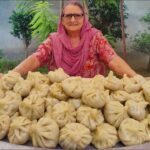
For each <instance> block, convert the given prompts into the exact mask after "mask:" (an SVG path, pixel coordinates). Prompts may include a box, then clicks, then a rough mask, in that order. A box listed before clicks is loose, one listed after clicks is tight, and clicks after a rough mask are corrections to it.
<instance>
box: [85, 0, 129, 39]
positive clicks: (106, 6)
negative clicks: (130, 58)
mask: <svg viewBox="0 0 150 150" xmlns="http://www.w3.org/2000/svg"><path fill="white" fill-rule="evenodd" d="M87 2H88V8H89V14H90V21H91V23H92V24H93V26H94V27H96V28H98V29H100V30H101V31H102V33H103V34H104V35H106V37H108V35H109V36H111V37H114V39H116V38H122V32H121V18H120V0H87ZM125 9H126V6H125V5H124V18H125V19H126V18H127V17H128V14H127V13H126V12H125ZM108 40H109V38H108Z"/></svg>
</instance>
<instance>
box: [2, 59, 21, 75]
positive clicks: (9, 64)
mask: <svg viewBox="0 0 150 150" xmlns="http://www.w3.org/2000/svg"><path fill="white" fill-rule="evenodd" d="M19 62H20V61H19V60H10V59H6V58H1V59H0V72H1V73H7V72H8V71H9V70H12V69H13V68H15V67H16V66H17V65H18V64H19Z"/></svg>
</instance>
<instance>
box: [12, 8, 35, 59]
mask: <svg viewBox="0 0 150 150" xmlns="http://www.w3.org/2000/svg"><path fill="white" fill-rule="evenodd" d="M32 18H33V14H31V13H30V11H29V10H26V9H24V8H16V10H13V12H12V15H11V16H10V17H9V23H10V24H11V28H12V31H11V32H10V33H11V34H12V35H13V36H14V37H17V38H19V39H21V40H22V41H23V43H24V46H25V51H26V57H27V56H28V50H27V48H28V46H29V45H30V43H31V39H32V36H31V33H32V29H31V28H30V25H29V23H30V22H31V20H32Z"/></svg>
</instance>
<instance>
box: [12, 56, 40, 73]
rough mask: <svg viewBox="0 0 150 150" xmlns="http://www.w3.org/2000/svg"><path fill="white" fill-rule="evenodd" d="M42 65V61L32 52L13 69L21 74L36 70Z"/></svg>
mask: <svg viewBox="0 0 150 150" xmlns="http://www.w3.org/2000/svg"><path fill="white" fill-rule="evenodd" d="M39 66H40V63H39V61H38V59H37V58H36V56H35V55H34V54H32V55H31V56H29V57H28V58H27V59H25V60H24V61H23V62H21V63H20V64H19V65H18V66H17V67H16V68H14V69H13V70H12V71H15V72H18V73H20V74H21V75H26V74H27V73H28V71H34V70H36V69H37V68H38V67H39Z"/></svg>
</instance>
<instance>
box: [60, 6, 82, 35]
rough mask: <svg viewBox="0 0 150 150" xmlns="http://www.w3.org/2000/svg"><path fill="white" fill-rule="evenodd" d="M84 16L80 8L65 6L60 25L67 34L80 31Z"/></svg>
mask: <svg viewBox="0 0 150 150" xmlns="http://www.w3.org/2000/svg"><path fill="white" fill-rule="evenodd" d="M83 20H84V14H83V11H82V10H81V8H80V7H78V6H76V5H72V4H70V5H67V6H66V7H65V8H64V11H63V16H62V24H63V26H64V27H65V29H66V30H67V31H69V32H74V31H80V30H81V28H82V26H83Z"/></svg>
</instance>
